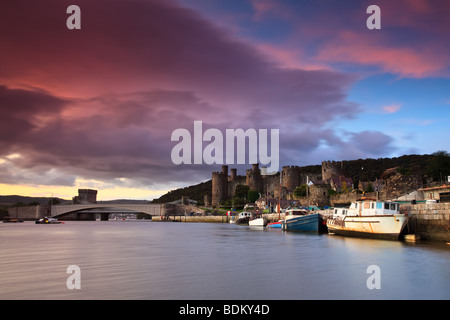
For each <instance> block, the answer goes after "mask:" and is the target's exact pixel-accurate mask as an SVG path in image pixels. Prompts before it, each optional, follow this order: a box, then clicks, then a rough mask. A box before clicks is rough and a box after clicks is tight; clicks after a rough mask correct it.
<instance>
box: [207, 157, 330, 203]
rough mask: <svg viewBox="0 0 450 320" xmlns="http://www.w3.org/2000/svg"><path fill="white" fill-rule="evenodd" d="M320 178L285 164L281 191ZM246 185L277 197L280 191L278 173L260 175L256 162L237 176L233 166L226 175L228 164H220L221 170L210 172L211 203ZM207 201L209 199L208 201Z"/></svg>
mask: <svg viewBox="0 0 450 320" xmlns="http://www.w3.org/2000/svg"><path fill="white" fill-rule="evenodd" d="M308 178H309V180H320V178H321V176H320V175H318V174H315V173H304V172H303V171H302V170H300V167H297V166H285V167H283V169H282V171H281V193H282V195H283V196H284V195H287V194H288V193H292V192H293V191H294V190H295V188H296V187H298V186H299V185H301V184H306V183H307V179H308ZM240 184H242V185H246V186H248V187H249V190H254V191H257V192H258V193H260V194H261V195H265V196H267V197H278V196H279V192H280V174H279V173H278V174H276V175H261V170H260V168H259V165H258V164H253V165H252V168H251V169H247V170H246V174H245V176H238V175H237V170H236V169H235V168H233V169H231V172H230V175H228V166H227V165H224V166H222V171H221V172H213V173H212V190H211V191H212V192H211V195H212V199H211V204H212V205H218V204H220V203H223V202H225V201H226V200H228V199H230V198H232V197H233V195H234V192H235V190H236V187H237V186H238V185H240ZM208 202H209V201H208Z"/></svg>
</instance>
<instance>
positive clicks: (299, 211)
mask: <svg viewBox="0 0 450 320" xmlns="http://www.w3.org/2000/svg"><path fill="white" fill-rule="evenodd" d="M308 213H309V212H308V210H307V209H305V208H293V209H288V210H286V216H304V215H306V214H308Z"/></svg>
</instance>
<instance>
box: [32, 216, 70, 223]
mask: <svg viewBox="0 0 450 320" xmlns="http://www.w3.org/2000/svg"><path fill="white" fill-rule="evenodd" d="M61 223H64V222H62V221H59V220H58V219H55V218H48V217H44V218H41V219H38V220H36V224H61Z"/></svg>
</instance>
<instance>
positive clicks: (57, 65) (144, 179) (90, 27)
mask: <svg viewBox="0 0 450 320" xmlns="http://www.w3.org/2000/svg"><path fill="white" fill-rule="evenodd" d="M73 4H75V5H77V6H78V7H79V8H80V16H79V17H80V20H79V23H80V26H81V29H69V28H68V26H67V21H68V20H70V21H71V22H73V21H75V20H72V18H73V17H74V16H73V12H72V11H69V13H67V8H68V7H69V6H70V5H73ZM372 4H376V5H378V7H379V8H380V23H381V28H380V29H369V28H368V27H367V24H366V21H367V20H368V19H369V18H370V17H371V14H372V13H371V12H370V13H367V12H366V10H367V8H368V7H369V6H370V5H372ZM449 14H450V1H447V0H397V1H387V0H371V1H364V0H347V1H335V0H296V1H293V0H292V1H288V0H126V1H125V0H121V1H118V0H96V1H88V0H71V1H65V0H39V1H26V0H15V1H2V2H1V3H0V39H1V44H0V45H1V50H0V194H2V195H10V194H21V195H27V196H46V197H50V196H55V197H61V198H65V199H70V198H72V197H73V196H75V195H77V189H78V188H94V189H97V190H99V193H98V200H110V199H119V198H127V199H147V200H151V199H153V198H157V197H159V196H160V195H162V194H164V193H166V192H167V191H168V190H170V189H174V188H180V187H185V186H188V185H192V184H197V183H200V182H202V181H206V180H208V179H210V178H211V172H212V171H220V167H221V164H212V165H209V164H206V163H201V164H179V165H176V164H174V163H173V161H172V159H171V151H172V150H173V148H174V146H175V145H176V144H177V142H176V141H172V139H171V135H172V133H173V131H174V130H176V129H179V128H184V129H187V130H188V131H189V132H191V133H192V134H193V130H194V129H193V128H194V121H202V123H203V129H204V130H206V129H217V130H219V131H220V132H223V133H224V135H225V131H226V129H238V128H242V129H243V130H247V129H256V130H258V129H268V130H274V129H278V130H279V160H280V168H281V167H282V166H283V165H298V166H304V165H311V164H320V163H321V162H322V161H325V160H353V159H360V158H361V159H364V158H384V157H398V156H401V155H404V154H431V153H433V152H436V151H438V150H444V151H449V150H450V140H449V139H448V136H449V122H450V41H449V39H450V37H449V36H450V19H449V18H448V17H449ZM207 144H208V143H207V142H203V145H202V147H205V146H206V145H207ZM229 167H237V168H238V174H245V171H244V170H245V169H246V168H250V163H246V164H244V165H233V164H229Z"/></svg>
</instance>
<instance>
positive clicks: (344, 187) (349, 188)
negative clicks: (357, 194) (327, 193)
mask: <svg viewBox="0 0 450 320" xmlns="http://www.w3.org/2000/svg"><path fill="white" fill-rule="evenodd" d="M350 191H352V188H351V187H349V186H347V182H345V181H344V182H342V187H341V192H342V193H349V192H350Z"/></svg>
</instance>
